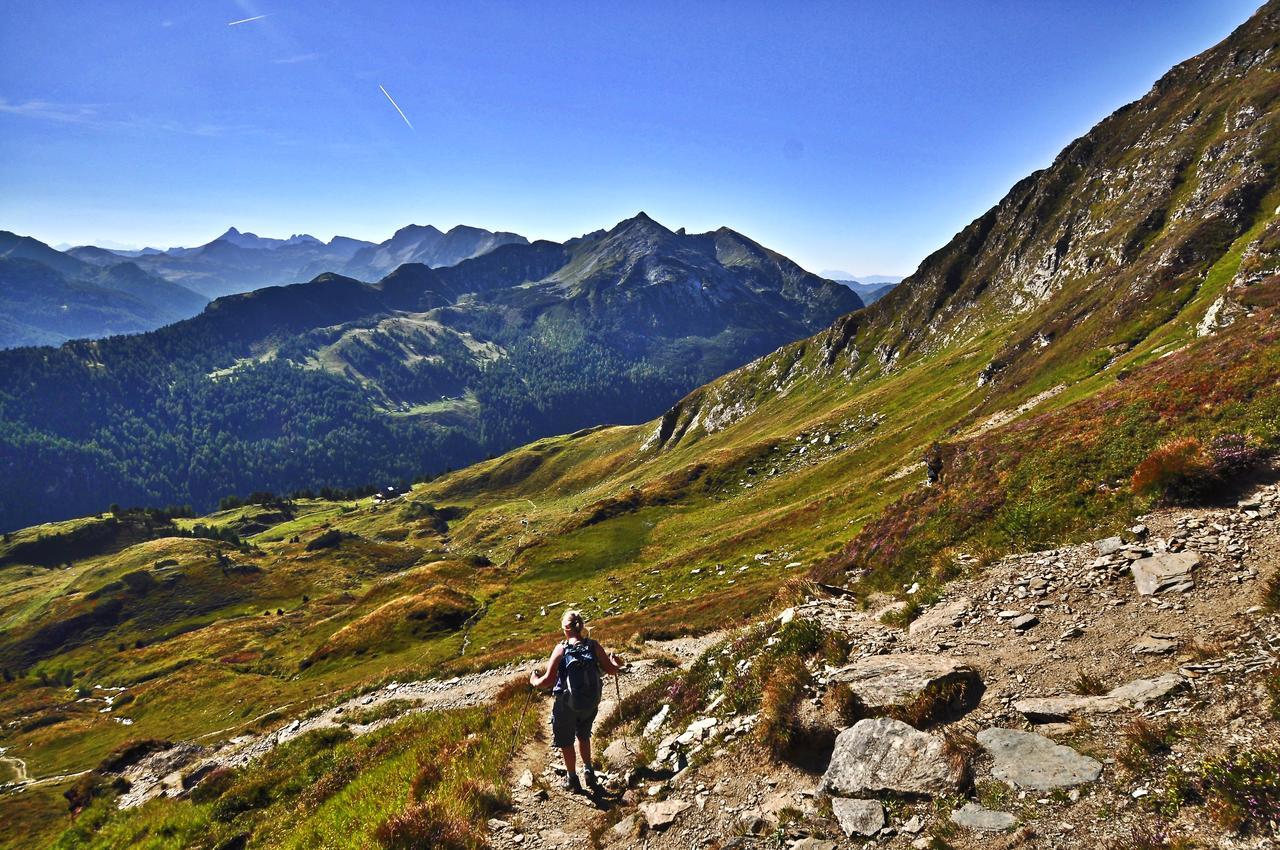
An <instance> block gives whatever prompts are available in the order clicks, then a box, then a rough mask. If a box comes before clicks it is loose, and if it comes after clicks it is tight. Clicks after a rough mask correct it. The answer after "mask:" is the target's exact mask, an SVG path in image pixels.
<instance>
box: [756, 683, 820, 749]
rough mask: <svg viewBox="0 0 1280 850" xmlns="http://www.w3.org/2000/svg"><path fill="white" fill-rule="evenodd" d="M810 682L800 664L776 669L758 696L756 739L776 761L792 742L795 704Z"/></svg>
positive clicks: (795, 727) (794, 730)
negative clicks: (758, 711)
mask: <svg viewBox="0 0 1280 850" xmlns="http://www.w3.org/2000/svg"><path fill="white" fill-rule="evenodd" d="M811 681H812V677H811V676H810V675H809V671H808V670H807V669H806V668H805V667H804V666H803V664H796V665H793V666H790V667H782V668H780V669H775V670H774V671H773V672H772V674H771V675H770V676H769V678H768V680H767V681H766V682H765V685H764V690H763V691H762V692H761V694H760V719H759V721H758V722H757V724H756V736H757V738H758V739H759V741H760V743H761V744H763V745H764V746H765V748H766V749H768V751H769V753H770V754H771V755H772V756H773V757H774V758H775V759H778V758H782V757H783V756H784V755H785V754H786V753H787V752H788V751H790V749H791V747H792V745H793V744H794V743H795V738H796V733H797V731H798V729H797V719H796V705H797V704H798V703H799V702H800V700H801V699H803V698H804V692H805V688H806V686H808V684H809V683H810V682H811Z"/></svg>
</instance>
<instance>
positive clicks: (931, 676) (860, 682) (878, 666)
mask: <svg viewBox="0 0 1280 850" xmlns="http://www.w3.org/2000/svg"><path fill="white" fill-rule="evenodd" d="M829 681H831V682H833V683H834V682H843V683H845V684H846V685H848V686H849V689H850V690H852V691H853V693H854V695H855V696H857V697H858V699H859V700H860V701H861V702H862V704H863V705H864V706H865V707H866V708H868V709H869V710H871V711H887V710H888V709H890V708H893V707H894V706H900V705H904V704H907V703H910V702H912V701H914V700H915V699H917V698H919V697H920V696H921V695H922V694H923V693H924V692H925V691H926V690H927V689H930V688H932V689H935V690H940V689H943V688H947V687H950V686H960V687H966V688H969V689H971V690H978V689H980V688H981V686H982V679H981V677H979V676H978V672H977V671H976V670H974V669H973V668H972V667H970V666H969V665H968V664H964V663H962V662H960V661H957V660H955V659H954V658H949V657H947V656H945V655H917V654H912V653H900V654H896V655H871V656H868V657H866V658H859V659H858V660H857V661H855V662H853V663H852V664H849V665H847V666H845V667H841V668H840V669H839V670H837V671H835V672H834V673H832V674H831V676H830V677H829Z"/></svg>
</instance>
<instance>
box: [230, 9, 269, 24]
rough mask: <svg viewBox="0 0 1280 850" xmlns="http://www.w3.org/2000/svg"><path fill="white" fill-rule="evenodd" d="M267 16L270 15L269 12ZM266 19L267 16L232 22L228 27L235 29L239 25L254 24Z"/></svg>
mask: <svg viewBox="0 0 1280 850" xmlns="http://www.w3.org/2000/svg"><path fill="white" fill-rule="evenodd" d="M267 14H270V13H269V12H268V13H267ZM265 17H266V15H254V16H253V17H252V18H244V19H243V20H239V21H231V22H230V23H228V24H227V26H229V27H234V26H236V25H237V24H248V23H252V22H253V21H260V20H262V19H263V18H265Z"/></svg>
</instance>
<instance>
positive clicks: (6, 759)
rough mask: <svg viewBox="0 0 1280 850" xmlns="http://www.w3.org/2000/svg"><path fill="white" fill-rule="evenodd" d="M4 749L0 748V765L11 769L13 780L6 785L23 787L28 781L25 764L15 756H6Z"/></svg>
mask: <svg viewBox="0 0 1280 850" xmlns="http://www.w3.org/2000/svg"><path fill="white" fill-rule="evenodd" d="M4 752H5V749H4V747H0V764H7V765H9V766H10V767H11V768H12V769H13V773H14V778H13V779H12V780H9V781H7V782H6V783H4V784H6V785H25V784H27V783H28V782H29V781H30V777H29V776H28V775H27V763H26V762H25V761H23V760H22V759H20V758H18V757H17V756H6V755H5V754H4Z"/></svg>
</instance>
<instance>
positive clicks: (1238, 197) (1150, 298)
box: [872, 2, 1280, 380]
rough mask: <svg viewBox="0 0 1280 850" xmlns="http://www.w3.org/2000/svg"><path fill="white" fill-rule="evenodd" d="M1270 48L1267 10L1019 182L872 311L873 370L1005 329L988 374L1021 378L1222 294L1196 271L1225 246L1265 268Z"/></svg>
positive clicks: (1275, 12) (1273, 88)
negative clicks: (881, 361)
mask: <svg viewBox="0 0 1280 850" xmlns="http://www.w3.org/2000/svg"><path fill="white" fill-rule="evenodd" d="M1278 42H1280V5H1277V4H1276V3H1274V2H1272V3H1269V4H1267V5H1266V6H1265V7H1264V8H1263V9H1262V10H1261V11H1260V12H1259V13H1258V14H1257V15H1256V16H1255V17H1254V18H1253V19H1252V20H1250V21H1249V22H1248V23H1246V24H1245V25H1243V26H1241V27H1240V28H1239V29H1237V30H1236V31H1235V32H1234V33H1233V34H1232V35H1231V36H1230V37H1229V38H1227V39H1226V40H1225V41H1224V42H1222V43H1221V44H1219V45H1217V46H1216V47H1214V48H1212V49H1210V50H1207V51H1205V52H1204V53H1202V54H1200V55H1199V56H1196V57H1193V58H1192V59H1189V60H1187V61H1186V62H1184V63H1182V64H1181V65H1178V66H1177V67H1175V68H1174V69H1173V70H1171V71H1170V72H1169V73H1168V74H1166V75H1165V76H1164V77H1163V78H1162V79H1161V80H1160V81H1159V82H1157V83H1156V85H1155V86H1153V87H1152V89H1151V91H1150V92H1149V93H1148V94H1147V95H1146V96H1144V97H1143V98H1142V99H1141V100H1139V101H1137V102H1135V103H1132V104H1129V105H1128V106H1125V107H1123V108H1121V109H1119V110H1117V111H1116V112H1115V113H1114V114H1113V115H1111V116H1110V117H1108V118H1107V119H1105V120H1104V121H1102V122H1101V123H1100V124H1098V125H1097V126H1096V127H1095V128H1094V129H1093V130H1091V131H1090V132H1089V133H1088V134H1086V135H1085V136H1083V137H1082V138H1080V139H1077V140H1076V141H1074V142H1072V143H1071V144H1070V145H1068V146H1067V148H1066V149H1065V150H1064V151H1062V153H1061V154H1059V155H1058V157H1057V159H1056V160H1055V161H1054V163H1053V164H1052V165H1051V166H1050V167H1049V168H1047V169H1044V170H1043V171H1039V172H1036V173H1034V174H1032V175H1030V176H1029V177H1027V178H1026V179H1024V180H1022V181H1020V182H1019V183H1018V184H1017V185H1015V186H1014V187H1013V188H1012V189H1011V190H1010V191H1009V193H1008V194H1007V195H1006V196H1005V197H1004V199H1003V200H1001V201H1000V203H999V204H997V205H996V206H995V207H994V208H992V209H991V210H989V211H988V212H987V213H986V214H985V215H983V216H982V217H980V218H979V219H977V220H976V221H974V222H973V223H971V224H970V225H969V226H968V227H966V228H965V229H964V230H963V231H961V232H960V233H959V234H957V235H956V237H955V238H954V239H953V240H952V241H951V242H950V243H949V244H947V245H946V246H945V247H943V248H942V249H941V250H939V251H937V252H935V253H934V254H932V255H931V256H929V257H928V258H927V259H926V260H925V261H924V262H923V263H922V264H921V266H920V268H919V270H918V271H917V272H916V273H915V274H914V275H912V276H911V277H909V278H908V279H907V280H906V281H905V282H904V283H903V284H902V285H901V286H899V287H897V288H896V290H895V291H894V292H892V293H891V294H890V295H888V296H887V297H886V298H885V302H886V303H885V305H884V307H883V308H882V309H880V310H879V311H877V313H876V315H875V317H874V319H873V320H872V324H873V326H874V327H875V328H876V329H877V330H878V331H879V334H878V336H879V340H878V342H879V344H880V345H882V346H883V349H882V357H883V358H886V359H891V360H892V359H900V358H901V357H903V356H905V355H907V354H909V353H911V352H913V351H921V350H922V351H930V350H936V349H937V348H939V347H941V346H945V345H947V344H949V343H951V342H954V341H957V340H962V339H966V338H971V337H973V336H975V335H977V334H979V333H981V332H983V331H985V330H988V329H990V328H992V327H993V326H1005V327H1007V328H1008V333H1009V341H1008V344H1007V345H1006V346H1005V347H1004V348H1003V350H1002V351H1001V352H1000V354H999V355H998V356H997V358H996V360H995V361H994V363H993V365H992V374H993V376H994V374H995V373H997V372H1000V371H1004V370H1006V369H1007V370H1008V371H1007V375H1006V376H1005V377H1006V378H1007V379H1009V380H1015V379H1017V380H1025V379H1026V378H1028V377H1029V376H1030V374H1031V373H1032V372H1033V371H1034V367H1033V366H1032V365H1031V364H1029V363H1023V362H1021V361H1023V360H1031V359H1034V360H1049V361H1052V360H1055V359H1057V358H1060V357H1064V356H1082V355H1083V356H1087V355H1089V354H1090V353H1092V352H1094V351H1096V350H1098V349H1110V350H1111V351H1112V352H1113V353H1118V352H1121V351H1124V350H1127V349H1128V348H1130V347H1132V346H1133V345H1135V344H1137V343H1138V342H1140V341H1141V340H1142V339H1143V338H1145V337H1146V336H1147V335H1148V334H1150V333H1151V332H1152V331H1154V330H1155V329H1156V328H1157V327H1159V326H1160V325H1161V324H1163V323H1164V322H1166V321H1169V320H1170V319H1172V318H1173V317H1174V316H1176V315H1177V314H1178V313H1179V311H1180V310H1181V309H1182V308H1183V307H1184V306H1186V305H1188V304H1190V303H1191V302H1192V301H1193V300H1195V299H1196V297H1197V295H1200V294H1206V293H1203V290H1204V288H1205V287H1206V286H1212V285H1221V284H1222V283H1224V281H1217V280H1212V279H1210V274H1209V273H1210V271H1211V270H1212V269H1213V268H1214V265H1215V264H1216V263H1218V262H1219V261H1220V260H1221V259H1222V258H1223V257H1224V256H1225V255H1227V254H1228V253H1230V252H1231V251H1232V249H1233V248H1235V249H1236V250H1243V251H1244V252H1245V253H1247V254H1249V255H1251V256H1255V255H1257V256H1260V260H1264V259H1265V257H1263V256H1261V255H1269V254H1270V253H1271V252H1272V250H1273V244H1274V242H1275V229H1274V228H1273V227H1271V226H1269V222H1270V220H1271V217H1272V215H1273V212H1274V209H1275V206H1276V204H1275V198H1272V197H1270V196H1271V195H1273V194H1274V191H1275V183H1276V173H1277V166H1278V165H1280V147H1277V144H1276V124H1277V113H1276V100H1277V97H1278V96H1280V79H1277V76H1276V70H1277V68H1278V67H1280V53H1277V50H1276V46H1277V43H1278ZM1237 240H1241V243H1240V244H1236V242H1237ZM1255 265H1257V268H1254V269H1253V271H1252V273H1253V274H1255V275H1256V274H1258V273H1259V272H1262V271H1270V266H1269V265H1268V264H1267V263H1266V262H1262V261H1260V262H1259V263H1257V264H1255ZM1226 283H1232V281H1226ZM1234 283H1236V284H1237V286H1236V287H1234V288H1232V287H1222V288H1223V290H1224V291H1223V292H1221V293H1215V298H1216V297H1217V296H1219V295H1221V296H1222V297H1223V299H1224V301H1223V305H1220V306H1219V307H1218V308H1216V310H1215V315H1216V317H1217V318H1216V319H1215V320H1211V322H1210V325H1209V327H1213V326H1216V325H1217V324H1219V323H1221V322H1222V321H1226V320H1229V318H1230V317H1231V316H1232V315H1233V314H1235V313H1237V312H1238V310H1237V308H1235V307H1227V306H1225V305H1226V304H1227V303H1228V302H1230V303H1232V304H1237V305H1238V304H1239V302H1240V300H1241V299H1240V292H1239V291H1237V290H1238V289H1239V288H1240V287H1244V286H1247V283H1248V281H1247V280H1246V279H1243V278H1242V279H1241V280H1239V281H1235V282H1234ZM1228 290H1229V291H1228ZM1210 300H1211V301H1212V300H1213V299H1210ZM1041 350H1044V354H1042V355H1037V357H1036V358H1027V357H1026V354H1027V353H1028V352H1039V351H1041Z"/></svg>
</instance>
